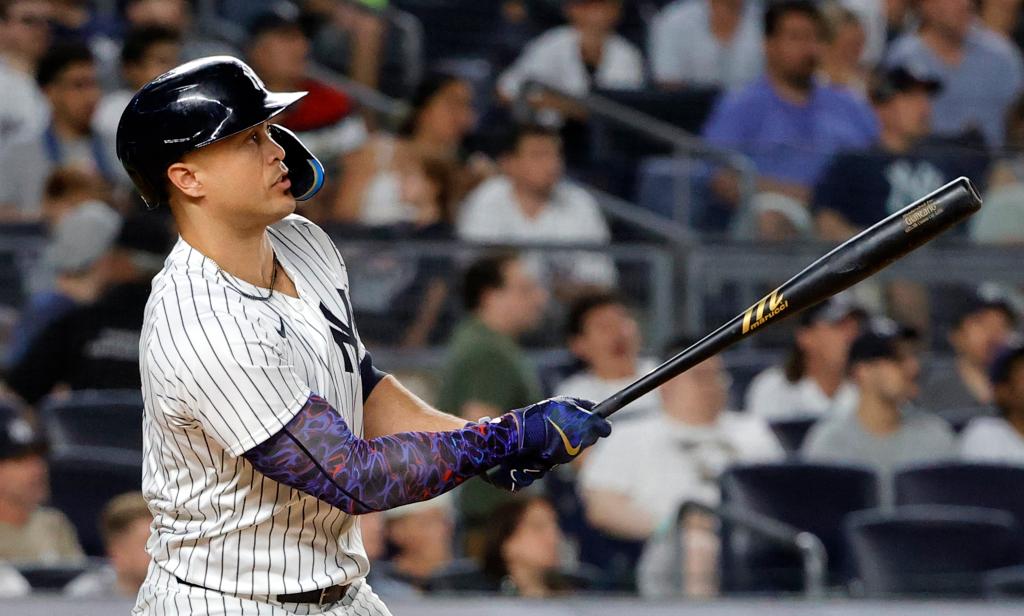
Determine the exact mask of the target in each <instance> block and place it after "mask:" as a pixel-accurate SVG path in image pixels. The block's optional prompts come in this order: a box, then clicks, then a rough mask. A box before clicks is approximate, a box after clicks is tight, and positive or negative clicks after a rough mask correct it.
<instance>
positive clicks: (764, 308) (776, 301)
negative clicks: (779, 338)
mask: <svg viewBox="0 0 1024 616" xmlns="http://www.w3.org/2000/svg"><path fill="white" fill-rule="evenodd" d="M786 308H789V302H788V301H787V300H786V298H785V297H783V295H782V293H781V292H780V291H779V290H778V289H775V290H774V291H772V292H771V293H770V294H768V295H766V296H765V297H764V299H762V300H761V301H759V302H757V303H756V304H754V305H753V306H751V307H750V308H748V309H747V312H746V313H744V314H743V333H744V334H745V333H747V332H749V331H751V330H754V329H757V328H758V327H761V326H762V325H764V324H765V323H767V322H768V321H771V320H772V319H773V318H775V317H776V316H777V315H778V314H779V313H780V312H782V311H783V310H785V309H786Z"/></svg>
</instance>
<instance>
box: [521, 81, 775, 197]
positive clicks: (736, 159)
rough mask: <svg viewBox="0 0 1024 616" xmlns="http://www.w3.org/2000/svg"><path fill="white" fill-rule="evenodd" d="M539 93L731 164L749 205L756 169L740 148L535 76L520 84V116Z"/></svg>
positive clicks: (697, 155)
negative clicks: (711, 141) (721, 144)
mask: <svg viewBox="0 0 1024 616" xmlns="http://www.w3.org/2000/svg"><path fill="white" fill-rule="evenodd" d="M539 93H540V94H551V95H554V96H557V97H558V98H561V99H564V100H566V101H569V102H571V103H573V104H575V105H578V106H580V107H582V108H584V109H586V110H587V112H588V113H590V114H591V115H594V116H598V117H600V118H602V119H605V120H608V121H610V122H612V123H614V124H616V125H618V126H620V127H622V128H625V129H627V130H630V131H632V132H635V133H637V134H639V135H643V136H644V137H646V138H648V139H650V140H652V141H656V142H659V143H664V144H666V145H668V146H671V147H672V148H673V149H674V150H675V153H676V155H687V156H691V157H695V158H707V159H711V160H713V161H715V162H717V163H718V164H721V165H724V166H726V167H730V168H732V169H734V170H735V171H736V172H737V173H738V174H739V182H740V206H741V207H743V206H746V205H748V204H749V203H750V201H751V199H752V198H753V196H754V193H755V191H756V189H757V169H756V167H755V166H754V163H753V161H751V160H750V159H749V158H747V157H746V156H744V155H743V154H741V153H739V152H736V151H733V150H727V149H724V148H720V147H717V146H713V145H709V144H708V143H707V142H705V141H704V140H703V139H701V138H699V137H696V136H694V135H691V134H690V133H689V132H687V131H685V130H683V129H681V128H679V127H678V126H675V125H674V124H670V123H668V122H665V121H664V120H660V119H658V118H656V117H654V116H652V115H649V114H646V113H643V112H641V111H637V110H636V109H633V108H632V107H629V106H627V105H623V104H622V103H618V102H616V101H613V100H612V99H610V98H608V97H606V96H601V95H600V94H594V93H589V94H586V95H584V96H578V95H575V94H570V93H568V92H565V91H564V90H560V89H559V88H556V87H554V86H552V85H550V84H546V83H543V82H541V81H537V80H535V79H529V80H527V81H526V82H525V83H524V84H523V87H521V88H520V89H519V94H518V96H517V97H516V100H515V101H514V105H515V107H514V110H515V113H516V114H517V115H518V116H520V118H524V117H528V116H529V114H530V110H531V105H530V98H531V97H534V96H536V95H537V94H539Z"/></svg>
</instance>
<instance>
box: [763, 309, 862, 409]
mask: <svg viewBox="0 0 1024 616" xmlns="http://www.w3.org/2000/svg"><path fill="white" fill-rule="evenodd" d="M861 315H862V312H861V310H860V309H859V308H857V307H856V306H854V305H853V304H852V303H851V302H850V300H849V297H848V296H847V295H837V296H833V297H832V298H830V299H828V300H825V301H824V302H822V303H820V304H818V305H816V306H814V307H811V308H808V309H807V310H805V311H804V312H802V313H801V314H800V317H799V319H800V320H799V324H798V325H797V328H796V331H795V332H794V334H793V341H792V343H791V346H790V349H789V355H788V357H787V358H786V362H785V364H784V365H782V366H773V367H771V368H768V369H767V370H765V371H764V372H762V373H760V374H758V375H757V376H756V377H754V380H753V381H751V383H750V387H749V388H748V389H747V395H746V403H745V407H746V411H747V412H748V413H752V414H754V415H757V416H758V417H762V418H764V419H765V420H768V421H772V420H776V419H789V418H794V417H807V416H812V417H821V416H831V415H834V414H837V413H843V412H846V411H851V410H852V409H853V408H854V406H855V405H856V403H857V388H856V386H854V384H853V383H852V382H851V381H850V380H849V378H848V377H847V354H848V352H849V349H850V343H852V342H853V339H854V338H855V337H856V336H857V330H858V328H859V320H860V316H861Z"/></svg>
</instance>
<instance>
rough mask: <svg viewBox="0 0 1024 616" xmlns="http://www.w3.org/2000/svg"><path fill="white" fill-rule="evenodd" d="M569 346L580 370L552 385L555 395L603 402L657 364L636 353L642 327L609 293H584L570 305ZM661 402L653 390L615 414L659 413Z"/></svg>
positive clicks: (620, 416)
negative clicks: (555, 385) (580, 365)
mask: <svg viewBox="0 0 1024 616" xmlns="http://www.w3.org/2000/svg"><path fill="white" fill-rule="evenodd" d="M566 333H567V338H568V344H569V350H570V351H571V352H572V354H573V355H574V356H575V357H576V358H577V359H579V360H580V361H581V362H582V363H583V366H584V367H583V369H582V370H581V371H579V372H577V373H575V374H573V375H572V376H570V377H569V378H567V379H566V380H564V381H562V382H561V383H559V384H558V386H557V387H556V388H555V395H558V396H570V397H573V398H584V399H586V400H594V401H598V402H599V401H601V400H604V399H605V398H607V397H608V396H610V395H612V394H613V393H615V392H617V391H619V390H620V389H622V388H623V387H625V386H626V385H629V384H630V383H632V382H633V381H635V380H637V379H638V378H640V377H641V376H642V375H644V374H646V373H647V372H649V371H650V370H652V369H653V368H654V366H655V363H654V361H653V360H651V359H643V358H641V357H640V347H641V344H642V341H641V339H640V326H639V325H638V324H637V322H636V319H635V318H633V315H632V314H631V313H630V310H629V308H628V307H627V306H626V304H625V302H623V301H622V298H621V297H619V296H618V295H615V294H614V293H610V292H594V293H586V294H584V295H581V296H579V297H578V298H576V299H575V300H574V301H573V303H572V304H571V305H570V306H569V314H568V317H567V318H566ZM660 406H661V400H660V399H659V398H658V394H657V393H656V392H651V393H649V394H647V395H646V396H643V397H642V398H640V399H639V400H636V401H635V402H633V403H632V404H630V405H629V406H627V407H626V408H624V409H622V410H621V411H619V412H618V413H616V414H615V421H616V423H619V422H621V421H623V420H625V419H636V418H640V417H648V416H650V415H652V414H654V413H657V412H659V410H660Z"/></svg>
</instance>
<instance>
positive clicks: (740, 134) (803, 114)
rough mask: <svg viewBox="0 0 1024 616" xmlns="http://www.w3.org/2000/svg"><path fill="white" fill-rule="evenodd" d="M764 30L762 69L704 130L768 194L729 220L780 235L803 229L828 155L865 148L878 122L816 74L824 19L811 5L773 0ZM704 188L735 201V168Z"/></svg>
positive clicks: (730, 95) (765, 233)
mask: <svg viewBox="0 0 1024 616" xmlns="http://www.w3.org/2000/svg"><path fill="white" fill-rule="evenodd" d="M764 28H765V30H764V33H765V41H764V51H765V73H764V75H762V76H761V77H760V78H758V79H757V80H756V81H754V82H753V83H751V84H750V85H748V86H746V87H744V88H742V89H740V90H736V91H732V92H729V93H728V94H726V95H724V96H723V97H722V99H721V100H720V101H719V102H718V104H717V105H716V106H715V109H714V110H713V111H712V114H711V117H710V118H709V119H708V121H707V123H706V124H705V126H704V131H703V132H704V137H705V139H707V141H708V142H709V143H710V144H712V145H715V146H720V147H723V148H728V149H733V150H739V151H740V152H742V153H744V154H746V155H747V156H749V157H750V158H751V160H752V161H753V163H754V166H755V167H756V169H757V172H758V174H759V176H758V180H757V191H758V192H759V193H764V194H767V195H769V197H768V198H762V199H760V200H759V203H758V204H755V206H754V208H753V211H752V212H751V213H749V215H745V216H744V218H749V220H743V219H741V220H738V221H736V223H737V224H739V225H740V226H741V227H745V228H747V229H748V230H749V231H748V233H752V234H758V235H761V236H763V237H768V238H771V239H782V238H785V237H789V236H791V235H792V234H793V232H794V231H798V230H803V229H805V228H806V227H809V224H807V222H805V220H804V219H808V215H807V213H806V210H805V207H806V204H807V203H808V201H809V198H810V191H811V188H812V187H813V185H814V183H815V182H816V181H817V179H818V177H819V175H820V174H821V171H822V170H823V168H824V167H825V165H826V164H827V163H828V161H829V159H830V158H831V156H832V155H833V154H834V153H835V152H837V151H839V150H842V149H848V148H862V147H867V146H868V145H870V144H871V143H873V142H874V141H875V139H876V137H877V134H878V128H877V124H876V121H875V118H874V115H873V114H872V113H871V109H870V108H869V107H868V105H867V104H866V103H865V102H864V101H862V100H860V99H858V98H857V97H855V96H854V95H853V94H850V93H849V92H846V91H844V90H840V89H836V88H829V87H825V86H823V85H821V84H820V83H818V81H817V80H816V78H815V74H816V73H817V71H818V68H819V67H820V65H821V53H822V34H823V29H824V23H823V20H822V16H821V13H820V12H819V10H818V8H817V7H816V6H815V4H813V3H812V2H810V1H809V0H781V1H779V2H775V3H772V4H771V5H769V7H768V9H767V10H766V12H765V22H764ZM711 189H712V191H713V193H714V195H715V197H716V198H717V199H718V200H719V201H720V203H721V205H722V206H724V207H727V208H731V207H735V205H736V204H738V202H739V196H740V192H739V190H740V184H739V176H738V175H737V174H736V173H735V172H734V171H731V170H725V169H720V170H717V171H716V172H715V173H714V175H713V177H712V178H711ZM808 220H809V219H808ZM755 229H756V231H755Z"/></svg>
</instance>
